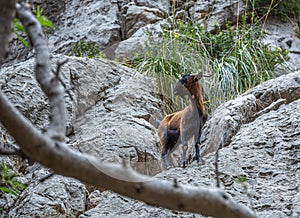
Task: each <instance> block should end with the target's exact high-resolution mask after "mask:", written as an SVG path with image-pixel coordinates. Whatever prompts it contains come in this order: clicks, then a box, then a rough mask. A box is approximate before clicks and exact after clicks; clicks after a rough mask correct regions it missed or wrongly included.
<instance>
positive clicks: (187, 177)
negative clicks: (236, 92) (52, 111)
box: [0, 0, 300, 217]
mask: <svg viewBox="0 0 300 218" xmlns="http://www.w3.org/2000/svg"><path fill="white" fill-rule="evenodd" d="M31 2H33V5H35V4H39V5H41V6H42V8H45V13H46V14H47V15H48V17H49V18H50V19H51V20H54V21H55V25H56V26H57V27H58V28H57V29H56V30H55V31H53V32H50V33H48V38H49V48H50V51H51V52H52V54H53V56H52V64H53V68H55V66H56V64H57V62H58V61H62V60H64V59H68V60H69V61H68V62H67V64H65V65H64V66H63V67H62V71H61V74H62V77H63V80H64V82H65V84H66V85H67V87H68V88H72V89H70V92H69V94H70V95H71V96H72V99H73V100H72V99H70V96H69V95H68V94H67V93H66V101H67V109H68V127H67V135H68V138H69V141H68V145H69V146H70V147H72V148H73V149H78V150H80V151H82V152H87V153H91V154H93V155H95V156H97V157H98V158H99V159H101V160H103V161H113V162H121V161H122V160H123V159H125V160H128V161H130V162H131V164H132V166H133V167H134V168H135V169H137V170H138V171H139V172H143V173H146V174H149V175H155V174H156V177H159V178H165V179H168V180H171V181H173V180H174V178H176V179H177V180H178V182H179V184H181V183H183V184H187V183H188V184H191V185H195V186H215V183H216V181H215V172H214V171H215V166H214V161H215V156H214V151H216V150H217V149H218V148H220V150H219V171H220V176H219V177H220V181H221V188H223V189H225V190H226V191H227V192H228V193H229V194H231V195H232V197H233V198H234V199H235V200H236V201H237V202H240V203H241V204H244V205H246V206H248V207H250V208H252V209H253V210H254V211H256V212H257V213H258V215H259V216H261V217H299V216H300V196H299V184H298V183H299V182H298V181H299V179H300V178H299V175H300V163H299V159H300V114H299V111H300V110H299V108H300V72H299V71H296V72H294V73H291V74H288V75H285V76H282V77H279V78H277V79H275V80H271V81H268V82H265V83H263V84H261V85H260V86H258V87H256V88H254V89H252V90H249V91H248V92H247V93H246V94H245V95H244V96H241V97H239V98H237V99H235V100H232V101H229V102H227V103H225V104H223V105H221V106H220V107H219V108H218V109H216V110H215V112H214V113H213V114H212V116H211V119H210V120H209V121H208V123H207V124H206V127H205V129H204V133H203V135H202V149H201V151H202V155H203V156H204V160H205V164H204V165H201V166H197V165H196V164H195V163H192V164H191V165H190V166H189V167H188V168H186V169H182V168H177V167H175V168H172V169H170V170H164V169H163V168H162V166H161V160H160V153H159V150H160V148H159V143H158V138H157V133H156V129H155V127H154V126H152V125H151V124H150V122H149V119H150V115H152V116H157V117H161V116H162V114H163V111H162V110H161V101H160V99H159V98H158V96H159V95H158V93H157V91H156V88H155V81H153V79H151V78H148V77H146V76H144V75H142V74H140V73H138V72H136V71H134V70H132V69H130V68H127V67H124V66H121V65H120V64H118V63H115V62H113V61H108V60H104V59H87V58H77V57H72V56H65V55H72V54H74V51H73V48H74V44H75V43H76V42H78V41H79V40H87V41H93V42H96V43H97V45H98V46H99V48H101V49H102V50H103V51H104V53H106V55H107V56H108V57H109V58H112V59H114V58H119V59H122V58H123V57H129V56H130V55H131V54H132V53H133V52H134V51H136V50H137V49H139V48H140V47H141V46H144V45H145V42H146V41H147V40H148V37H149V34H148V32H149V31H150V32H151V34H150V35H151V36H152V37H155V36H157V35H158V34H159V32H161V31H162V27H163V26H165V25H167V21H168V19H167V18H168V17H169V16H181V15H182V14H183V13H185V14H188V15H189V16H192V17H193V19H195V20H197V21H199V22H203V23H204V24H205V25H206V26H207V28H212V27H213V25H212V24H213V23H214V21H215V20H216V21H218V22H219V24H220V25H222V24H224V21H225V20H228V19H232V20H233V21H234V20H235V19H236V17H237V15H238V14H239V13H241V11H243V10H244V7H243V3H242V1H230V3H228V2H225V3H224V1H215V3H216V4H213V2H212V1H195V2H194V1H177V3H178V4H179V5H178V8H179V9H178V10H176V11H172V5H171V3H170V2H172V1H164V0H157V1H147V0H138V1H129V0H128V1H95V0H91V1H77V0H72V1H71V0H68V1H65V2H61V1H48V0H47V1H31ZM208 12H209V13H210V14H211V15H212V16H209V19H204V18H205V17H206V16H205V15H206V14H207V13H208ZM268 30H269V32H270V33H271V32H272V31H271V30H272V28H271V29H268ZM277 30H278V29H277ZM211 31H213V29H211ZM278 31H279V30H278ZM275 36H276V35H275ZM277 36H278V37H277ZM277 36H276V37H274V36H273V38H270V40H273V41H268V42H272V43H275V44H276V45H278V43H281V42H282V43H281V44H279V45H280V46H285V45H292V46H290V48H293V50H295V51H296V52H294V53H293V55H295V56H291V61H292V63H294V64H293V65H292V66H293V67H294V69H293V71H294V70H295V69H299V68H298V65H297V63H299V58H297V57H298V56H297V55H298V52H297V48H298V47H300V46H299V42H298V40H297V39H296V38H294V35H293V33H292V32H289V34H285V35H283V37H284V39H281V38H280V37H279V36H280V32H279V33H278V35H277ZM288 38H289V39H291V40H292V43H285V42H287V41H288ZM14 43H15V42H13V43H12V44H14ZM284 43H285V44H284ZM12 48H13V50H12V51H13V53H12V55H11V56H10V57H9V59H8V62H7V63H6V66H5V67H3V68H2V69H1V71H0V84H1V86H2V89H3V91H4V92H5V94H6V95H7V96H8V97H9V98H10V99H11V101H12V102H13V103H14V104H15V105H16V106H17V107H18V109H19V110H20V111H21V112H22V113H23V114H24V115H25V116H26V117H27V118H28V119H29V120H30V121H31V122H33V123H34V124H35V125H36V126H37V127H38V128H40V129H43V128H45V127H46V126H47V124H48V123H47V119H48V111H47V110H48V104H47V101H46V99H45V97H44V95H43V94H42V93H41V90H40V88H39V86H38V85H37V84H36V81H35V79H34V59H33V58H32V56H33V54H34V53H33V52H32V51H29V49H23V48H22V49H21V48H20V47H19V46H15V47H12ZM62 54H63V55H62ZM17 56H18V57H20V59H19V60H18V62H19V63H18V64H14V65H13V64H12V60H14V59H15V58H16V57H17ZM23 60H26V61H23ZM299 65H300V64H299ZM286 72H288V70H287V69H283V72H281V73H280V74H282V73H286ZM0 131H1V133H2V134H4V135H6V133H5V130H4V129H2V128H1V129H0ZM9 140H10V141H11V142H13V139H11V138H9ZM3 144H4V142H3V141H2V140H1V145H3ZM0 160H1V161H2V160H5V161H6V162H7V163H8V164H9V165H10V166H12V167H13V168H14V169H15V170H19V171H20V176H19V177H18V180H19V181H21V182H23V183H25V184H27V185H28V187H27V188H26V189H25V190H24V191H23V192H22V193H21V195H20V196H19V197H18V198H17V197H15V196H12V195H9V194H2V195H1V197H0V208H3V209H4V210H3V211H1V213H2V214H1V215H2V216H4V217H26V216H42V217H46V216H49V217H75V216H80V217H99V216H105V217H116V216H120V217H133V216H138V217H153V216H157V217H166V216H168V217H195V216H196V217H200V216H199V215H195V214H189V213H182V212H178V211H170V210H166V209H162V208H157V207H152V206H148V205H146V204H144V203H141V202H138V201H134V200H131V199H128V198H125V197H122V196H119V195H117V194H114V193H111V192H109V191H107V190H97V187H91V186H88V185H85V184H82V183H81V182H80V181H77V180H74V179H71V178H64V177H61V176H53V177H51V178H50V179H48V180H46V181H44V182H43V183H41V182H39V179H40V178H42V177H43V176H45V175H47V173H48V172H49V171H48V170H47V169H45V168H43V167H42V166H40V165H38V164H36V163H35V164H33V165H28V164H27V162H26V161H24V160H21V159H18V158H8V157H0Z"/></svg>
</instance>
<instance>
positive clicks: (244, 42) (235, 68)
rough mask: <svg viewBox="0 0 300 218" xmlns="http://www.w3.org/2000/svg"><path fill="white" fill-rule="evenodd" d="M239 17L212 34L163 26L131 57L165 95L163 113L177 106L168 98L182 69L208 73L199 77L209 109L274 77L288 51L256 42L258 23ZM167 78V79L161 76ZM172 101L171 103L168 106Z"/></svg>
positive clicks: (188, 25)
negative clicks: (156, 39)
mask: <svg viewBox="0 0 300 218" xmlns="http://www.w3.org/2000/svg"><path fill="white" fill-rule="evenodd" d="M246 20H247V19H246V17H245V16H244V17H243V19H242V21H241V22H240V23H238V24H237V25H235V26H232V25H231V24H230V23H228V24H227V26H226V28H225V29H220V28H218V27H216V28H217V32H216V33H215V34H212V33H210V32H208V31H206V30H204V28H203V27H202V26H201V25H193V24H192V23H190V22H183V21H181V20H177V21H176V22H175V26H174V27H173V28H172V29H166V30H165V31H164V33H163V34H162V40H161V41H160V42H151V43H149V45H148V46H147V47H146V49H145V51H143V52H142V53H140V54H139V55H138V56H137V58H136V59H135V60H134V61H133V65H134V66H135V67H136V68H137V69H138V70H139V71H141V72H146V73H147V74H148V75H152V76H153V75H154V76H155V77H156V78H157V81H158V83H159V89H160V92H161V93H162V94H163V95H164V96H168V97H167V98H166V99H164V107H165V109H166V111H167V112H172V111H176V110H178V109H180V107H182V104H178V103H177V101H176V99H175V98H174V96H173V91H172V85H173V84H174V80H176V79H177V78H179V77H180V76H181V75H182V74H185V73H197V72H199V71H202V72H203V73H205V74H210V75H211V77H210V78H208V79H204V80H203V81H202V83H203V87H204V95H205V99H206V107H207V108H208V109H209V111H211V110H213V109H214V108H216V107H217V106H218V105H219V104H220V103H222V102H224V101H226V100H229V99H231V98H233V97H235V96H236V95H239V94H241V93H243V92H245V91H246V90H247V89H249V88H251V87H253V86H256V85H258V84H259V83H261V82H262V81H265V80H268V79H270V78H272V76H273V70H274V67H275V65H277V64H281V63H283V61H284V57H285V56H286V54H287V51H284V50H281V49H280V48H271V47H269V46H267V45H264V44H262V43H261V39H262V38H263V37H264V33H263V32H262V31H261V30H260V27H259V25H256V24H252V25H249V24H247V23H246ZM166 78H167V80H166ZM170 102H171V104H170Z"/></svg>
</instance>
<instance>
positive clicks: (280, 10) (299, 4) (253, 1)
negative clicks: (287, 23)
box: [246, 0, 300, 20]
mask: <svg viewBox="0 0 300 218" xmlns="http://www.w3.org/2000/svg"><path fill="white" fill-rule="evenodd" d="M246 2H247V3H248V6H249V7H248V10H249V11H253V12H255V14H256V15H257V16H260V17H261V16H265V15H269V14H270V15H273V16H277V17H279V18H280V19H282V20H284V19H286V18H287V17H291V18H297V17H298V16H300V0H247V1H246Z"/></svg>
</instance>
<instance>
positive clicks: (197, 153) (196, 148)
mask: <svg viewBox="0 0 300 218" xmlns="http://www.w3.org/2000/svg"><path fill="white" fill-rule="evenodd" d="M195 151H196V156H195V158H196V161H197V163H198V164H204V161H203V159H202V158H201V156H200V143H199V142H196V144H195Z"/></svg>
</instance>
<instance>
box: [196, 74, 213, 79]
mask: <svg viewBox="0 0 300 218" xmlns="http://www.w3.org/2000/svg"><path fill="white" fill-rule="evenodd" d="M194 75H195V76H196V77H197V79H199V80H200V79H201V78H202V77H212V74H208V75H207V74H203V73H202V72H199V73H197V74H194Z"/></svg>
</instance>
